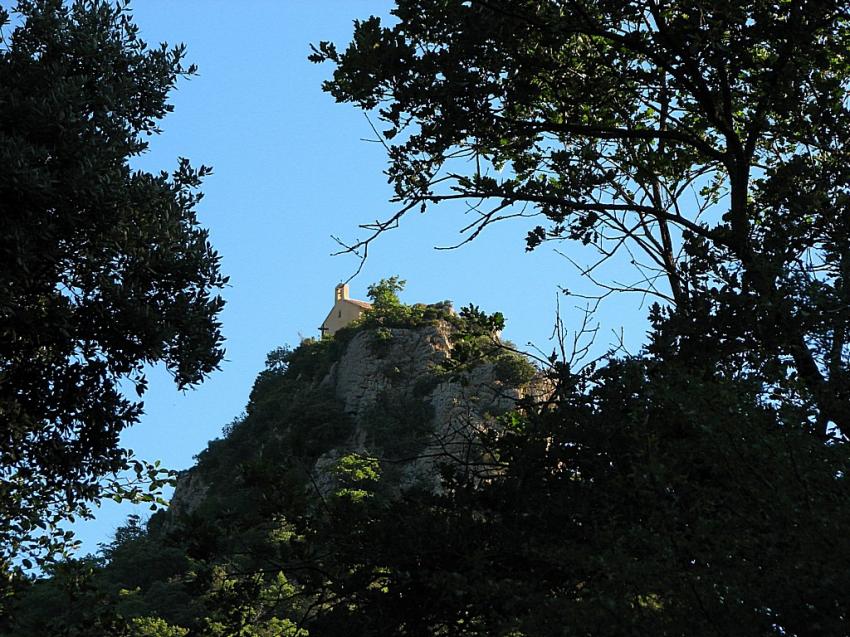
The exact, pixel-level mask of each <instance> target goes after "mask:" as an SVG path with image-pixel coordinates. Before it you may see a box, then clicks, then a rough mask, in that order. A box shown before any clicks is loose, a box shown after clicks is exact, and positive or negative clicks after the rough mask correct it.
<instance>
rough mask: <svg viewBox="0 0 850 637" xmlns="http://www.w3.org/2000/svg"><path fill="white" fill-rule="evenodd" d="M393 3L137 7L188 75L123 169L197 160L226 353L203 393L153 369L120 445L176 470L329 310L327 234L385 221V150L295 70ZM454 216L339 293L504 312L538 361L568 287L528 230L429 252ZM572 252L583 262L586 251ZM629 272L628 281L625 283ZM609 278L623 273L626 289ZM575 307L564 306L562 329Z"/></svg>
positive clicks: (611, 314) (619, 318)
mask: <svg viewBox="0 0 850 637" xmlns="http://www.w3.org/2000/svg"><path fill="white" fill-rule="evenodd" d="M390 5H391V3H389V2H385V1H370V2H352V1H351V0H347V1H343V0H313V1H310V2H308V1H306V0H304V1H301V0H284V1H280V0H252V1H250V2H240V3H233V2H223V1H219V0H203V1H202V0H181V1H180V2H174V0H137V1H136V2H135V3H134V5H133V6H134V14H135V18H136V22H137V23H138V24H139V25H140V27H141V31H142V35H143V37H144V38H145V39H146V40H147V41H148V42H149V43H158V42H161V41H166V42H169V43H171V44H174V43H178V42H184V43H185V44H186V45H187V47H188V61H190V62H194V63H196V64H198V66H199V68H200V74H199V76H198V77H195V78H192V79H191V80H187V81H186V80H184V81H182V82H181V83H180V84H179V88H178V90H177V91H176V92H175V93H174V94H173V96H172V103H173V104H174V106H175V112H174V113H173V114H172V115H170V116H169V117H168V118H167V119H166V120H165V121H164V122H163V123H162V127H163V129H164V133H163V135H161V136H160V137H159V138H157V139H155V140H154V141H153V143H152V146H151V150H150V152H149V153H147V154H146V155H145V156H144V157H143V158H141V160H140V161H138V162H137V165H138V166H139V167H140V168H145V169H148V170H154V171H158V170H160V169H168V170H170V169H172V168H173V167H174V166H175V164H176V158H177V157H178V156H185V157H188V158H190V159H191V160H192V161H193V163H196V164H201V163H203V164H207V165H211V166H213V168H214V174H213V175H212V176H211V177H209V178H208V179H207V181H206V183H205V185H204V188H203V191H204V192H205V199H204V200H203V202H202V203H201V206H200V218H201V221H202V223H203V224H204V225H205V226H207V227H208V228H209V229H210V231H211V240H212V242H213V244H214V245H215V246H216V248H217V249H218V250H219V252H220V253H221V254H222V256H223V269H224V270H225V272H226V273H227V274H229V275H230V277H231V285H230V287H229V288H228V289H227V290H226V292H225V297H226V299H227V307H226V308H225V310H224V313H223V316H222V318H223V323H224V332H225V335H226V337H227V357H226V361H225V362H224V364H223V365H222V369H221V371H219V372H218V373H216V374H215V375H214V376H212V377H211V378H210V379H209V380H207V381H206V382H205V383H204V384H203V385H202V386H200V387H199V388H198V389H196V390H194V391H190V392H187V393H180V392H178V391H177V390H176V389H175V387H174V386H173V384H172V383H171V382H170V379H169V378H168V376H167V375H166V374H165V373H164V372H162V371H161V370H155V371H154V372H152V373H151V374H150V380H151V386H150V390H149V392H148V393H147V395H146V396H145V407H146V414H145V416H144V417H143V419H142V422H141V423H140V424H139V425H137V426H136V427H134V428H132V429H130V430H128V431H127V432H125V435H124V438H123V439H124V441H125V443H126V444H127V446H129V447H130V448H132V449H134V450H135V451H136V453H137V455H139V456H140V457H143V458H146V459H148V460H154V459H160V460H162V462H163V464H164V465H165V466H169V467H171V468H175V469H185V468H188V467H190V466H191V465H192V464H193V456H194V455H195V454H197V453H198V452H199V451H201V450H202V449H203V448H204V447H205V446H206V443H207V441H208V440H210V439H211V438H215V437H216V436H218V435H219V434H220V432H221V428H222V426H224V425H225V424H227V423H228V422H230V421H231V420H233V418H235V417H236V416H238V415H239V414H240V413H241V412H242V410H243V409H244V406H245V403H246V401H247V399H248V393H249V392H250V389H251V386H252V383H253V381H254V377H255V376H256V374H257V372H259V371H260V370H261V369H262V367H263V363H264V360H265V355H266V353H267V352H268V351H270V350H271V349H273V348H274V347H276V346H279V345H283V344H290V345H297V344H298V342H299V340H300V338H301V337H302V336H315V335H317V329H316V328H317V327H318V326H319V324H320V323H321V321H322V320H323V319H324V317H325V315H326V314H327V312H328V310H329V309H330V306H331V305H332V301H333V297H332V294H333V288H334V285H335V284H336V283H338V282H339V281H341V280H344V279H347V278H348V277H349V276H350V275H351V274H352V273H353V272H354V271H355V269H356V266H357V261H356V259H354V258H351V257H332V256H330V255H331V253H332V252H333V251H334V250H335V248H336V246H335V243H334V241H333V240H332V239H331V235H339V236H341V237H342V238H345V239H352V238H359V237H362V236H363V232H362V231H359V230H358V228H357V226H358V224H359V223H364V222H368V221H372V220H375V219H377V218H384V217H386V216H388V215H389V214H391V212H392V211H393V210H394V208H393V207H392V205H391V204H389V203H388V199H389V197H390V195H391V193H390V190H389V188H388V186H387V184H386V179H385V177H384V175H383V174H382V171H383V169H384V167H385V164H386V161H385V155H384V151H383V149H382V148H381V146H380V145H379V144H376V143H369V142H366V141H363V140H364V139H366V138H371V137H373V134H372V132H371V130H370V128H369V124H368V122H367V121H366V119H365V118H364V116H363V114H361V113H360V112H359V111H357V110H356V109H355V108H354V107H352V106H350V105H340V104H336V103H334V101H333V99H332V98H331V97H330V96H329V95H327V94H325V93H323V92H322V91H321V88H320V85H321V82H322V80H323V79H325V78H327V77H328V75H329V74H330V72H331V70H332V69H331V67H329V66H327V65H319V66H317V65H314V64H311V63H309V62H308V61H307V59H306V58H307V55H308V54H309V44H310V43H311V42H313V43H317V42H318V41H319V40H333V41H335V42H336V43H337V44H338V45H339V46H340V47H342V46H343V45H345V44H346V43H347V42H348V40H349V39H350V35H351V30H352V21H353V20H354V19H355V18H358V17H359V18H365V17H367V16H368V15H370V14H376V15H387V14H388V11H389V8H390ZM464 220H465V218H464V217H463V209H462V208H460V207H456V208H450V207H445V208H442V207H441V208H437V209H435V210H434V211H433V212H429V213H428V214H426V215H414V216H411V217H409V218H407V219H405V220H404V223H403V224H402V226H401V228H400V229H399V230H396V231H393V232H392V233H390V234H387V235H386V236H385V237H383V238H382V239H381V240H380V241H379V242H378V243H377V244H375V246H374V247H373V248H372V249H371V252H370V257H369V261H368V262H367V264H366V266H365V267H364V269H363V271H362V273H361V274H360V275H359V276H358V277H357V278H356V279H354V280H353V281H352V282H351V291H352V296H354V297H356V298H365V290H366V287H367V286H368V285H369V284H370V283H372V282H375V281H377V280H379V279H381V278H384V277H388V276H391V275H393V274H398V275H400V276H401V277H402V278H404V279H406V280H407V282H408V284H407V288H406V290H405V292H404V293H403V294H402V299H403V300H405V301H407V302H409V303H413V302H434V301H439V300H443V299H451V300H452V301H454V302H455V306H456V307H459V306H461V305H466V304H468V303H469V302H472V303H475V304H477V305H479V306H481V307H482V308H483V309H485V310H487V311H491V312H493V311H497V310H498V311H501V312H503V313H504V314H505V316H506V317H507V320H508V323H507V329H506V330H505V336H506V337H507V338H509V339H511V340H513V341H514V342H515V343H517V344H518V345H524V344H526V343H527V342H529V341H531V342H533V343H535V344H536V345H538V346H539V347H540V348H541V349H543V350H548V351H551V349H552V343H551V342H550V341H549V340H548V338H549V336H550V334H551V332H552V325H553V321H554V317H555V308H556V295H557V292H558V286H564V287H567V288H571V289H579V288H580V287H581V286H582V283H581V282H580V281H579V280H578V277H577V275H576V273H575V270H574V268H573V267H572V266H570V265H569V263H568V262H567V261H566V260H565V259H564V258H563V257H561V256H559V255H557V254H556V253H555V252H553V251H552V250H551V249H549V248H546V247H543V248H540V249H538V250H537V251H535V252H533V253H530V254H528V253H526V252H525V251H524V248H525V245H524V236H525V232H526V229H527V228H526V226H524V225H523V224H522V223H521V222H520V223H510V222H507V223H504V224H502V225H501V226H496V227H493V228H491V229H490V231H489V232H486V233H485V234H484V235H482V236H481V237H480V238H479V239H477V240H476V241H475V242H473V243H471V244H469V245H466V246H464V247H463V248H461V249H459V250H455V251H438V250H435V249H434V246H438V245H449V244H453V243H456V242H457V241H458V235H457V230H458V229H459V228H461V227H462V226H463V225H465V223H464ZM572 254H575V255H577V256H582V255H583V256H584V258H585V260H589V259H591V258H592V256H593V255H592V254H590V253H582V252H581V251H574V252H572ZM630 274H631V273H629V275H630ZM629 275H627V274H625V273H624V274H623V277H624V278H626V277H627V276H629ZM577 302H578V301H576V300H572V299H568V298H563V297H562V298H561V308H562V310H563V312H562V313H563V316H564V318H565V320H566V321H567V324H568V325H570V324H574V322H575V321H576V319H577V316H578V315H577V313H576V312H575V311H572V308H573V307H574V306H575V305H576V303H577ZM639 304H640V298H638V297H629V298H618V299H611V300H610V301H607V302H606V304H605V305H604V306H603V307H602V308H601V311H600V313H599V314H598V317H597V318H598V320H599V321H600V322H601V325H602V329H601V332H600V337H599V343H600V347H602V346H604V345H606V344H608V343H610V342H611V341H612V340H613V337H612V332H611V330H619V328H620V327H624V328H625V337H626V342H627V343H628V344H629V345H630V346H631V347H632V348H635V349H636V348H637V347H638V346H639V344H640V343H641V342H642V341H643V339H644V333H645V322H644V320H643V316H644V314H645V308H644V309H641V308H640V307H639ZM133 512H138V513H140V514H142V515H146V513H147V510H146V509H145V508H144V507H139V508H136V507H133V506H130V505H123V506H118V505H114V504H111V503H110V504H108V505H104V507H103V508H102V509H100V510H98V511H97V519H96V520H95V521H92V522H88V523H85V524H80V525H77V526H76V527H75V528H76V530H77V533H78V535H79V537H80V538H81V539H82V540H83V542H84V545H83V547H84V549H83V550H84V551H94V550H96V548H97V543H98V542H104V541H108V539H109V538H110V536H111V534H112V532H113V531H114V529H115V528H116V527H117V526H118V525H119V524H121V523H122V521H123V520H124V519H125V518H126V516H127V515H128V514H130V513H133Z"/></svg>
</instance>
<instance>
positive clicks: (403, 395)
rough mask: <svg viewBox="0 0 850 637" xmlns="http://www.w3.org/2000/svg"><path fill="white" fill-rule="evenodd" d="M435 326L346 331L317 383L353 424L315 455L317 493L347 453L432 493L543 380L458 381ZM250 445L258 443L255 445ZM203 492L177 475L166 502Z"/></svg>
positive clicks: (193, 480)
mask: <svg viewBox="0 0 850 637" xmlns="http://www.w3.org/2000/svg"><path fill="white" fill-rule="evenodd" d="M452 329H453V328H452V327H451V325H450V324H449V323H447V322H444V321H440V322H436V323H434V324H431V325H427V326H423V327H417V328H377V329H364V330H362V331H359V332H357V333H355V334H354V336H353V337H352V338H351V340H350V341H348V343H347V345H346V346H345V349H344V351H343V352H342V354H341V356H339V358H338V360H337V361H336V362H334V363H333V364H332V365H331V366H330V369H329V370H328V372H327V373H326V374H325V375H324V377H323V378H322V379H321V380H320V381H319V383H318V385H319V388H320V389H323V390H326V391H328V393H332V394H333V395H335V396H336V398H337V399H338V401H339V402H340V403H341V404H342V405H343V406H344V411H345V412H346V413H347V414H348V415H349V416H350V418H351V421H352V422H353V423H354V425H353V430H352V431H351V433H350V435H348V436H347V438H346V440H345V442H344V443H343V444H339V445H336V446H335V447H334V448H331V449H328V450H327V451H325V452H324V453H322V454H321V455H320V456H319V457H318V459H317V460H316V463H315V466H314V470H313V471H312V475H313V476H314V479H315V484H316V486H318V488H319V489H320V491H322V492H328V491H330V490H332V488H333V486H334V478H333V471H332V470H331V469H332V467H333V466H334V465H335V464H336V463H337V461H338V460H339V458H340V457H342V456H343V455H345V454H348V453H352V452H353V453H359V454H362V455H369V456H376V457H378V458H379V459H381V460H382V464H384V466H386V467H388V470H391V471H392V472H393V481H394V482H395V485H396V486H395V488H397V489H405V488H408V487H411V486H414V485H417V486H421V487H424V488H428V489H437V488H439V479H438V474H439V472H438V470H437V465H438V464H440V463H444V462H463V463H469V464H470V465H474V464H475V462H476V461H477V460H481V459H485V455H486V454H485V453H484V451H483V450H482V449H480V447H477V440H478V437H477V435H476V433H477V432H478V431H479V430H481V429H482V428H488V427H493V426H496V422H497V420H496V419H497V417H498V416H499V415H501V414H503V413H505V412H507V411H509V410H511V409H513V408H514V407H515V406H516V402H517V400H518V399H520V398H522V397H523V396H525V395H527V394H528V393H529V392H533V393H536V394H538V395H544V394H545V393H546V392H547V391H549V389H548V385H547V384H546V383H545V381H543V380H541V379H540V378H537V379H535V380H533V381H532V382H522V383H519V382H511V381H510V380H509V379H507V380H506V379H504V378H500V374H499V373H498V371H499V370H498V369H497V367H498V365H497V364H495V363H494V362H482V363H480V364H478V365H477V366H475V367H474V368H472V369H471V370H468V371H467V372H466V373H465V375H464V376H463V379H462V380H461V379H460V378H455V377H453V376H452V375H450V374H448V373H447V372H446V369H445V366H444V365H443V364H444V363H446V362H447V361H448V360H449V359H450V358H451V341H450V336H451V330H452ZM257 445H258V447H259V446H261V445H262V441H257ZM208 491H209V487H208V485H207V484H205V482H204V480H203V477H202V476H201V475H198V473H197V471H195V470H190V471H188V472H184V473H183V474H181V476H180V478H179V479H178V484H177V488H176V489H175V493H174V497H173V499H172V505H171V509H172V511H173V512H177V513H188V512H191V511H193V510H194V509H195V508H196V507H197V506H198V505H199V504H200V503H201V502H202V501H203V500H204V498H205V497H206V496H207V493H208Z"/></svg>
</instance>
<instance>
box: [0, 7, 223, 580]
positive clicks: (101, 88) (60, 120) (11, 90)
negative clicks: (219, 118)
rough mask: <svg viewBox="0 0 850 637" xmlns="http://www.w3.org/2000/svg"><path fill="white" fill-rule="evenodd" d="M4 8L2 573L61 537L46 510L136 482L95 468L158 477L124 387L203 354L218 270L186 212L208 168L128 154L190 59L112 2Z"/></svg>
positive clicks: (80, 510)
mask: <svg viewBox="0 0 850 637" xmlns="http://www.w3.org/2000/svg"><path fill="white" fill-rule="evenodd" d="M14 13H15V19H14V21H12V20H11V18H10V15H9V14H8V13H7V12H6V11H0V29H2V31H0V162H2V164H3V166H4V170H3V174H2V176H0V212H2V217H3V220H4V230H3V233H2V236H0V418H2V425H1V426H0V427H2V437H1V438H0V479H1V480H0V481H1V482H2V486H0V546H2V549H0V569H2V570H4V571H5V570H7V569H9V568H10V560H11V559H12V558H13V557H15V556H18V557H21V556H26V555H27V554H30V555H31V556H32V555H35V556H37V557H44V556H45V553H48V554H49V553H50V552H52V551H55V550H60V549H61V548H62V547H63V546H64V545H65V543H66V541H67V540H68V539H69V536H68V535H67V534H63V533H62V532H61V530H58V529H57V527H56V525H57V524H58V523H60V522H61V521H63V520H65V519H73V516H75V515H86V514H87V513H88V510H89V505H91V504H92V503H96V502H98V501H99V499H100V498H101V497H103V496H104V495H111V496H114V497H116V498H118V499H120V498H121V497H134V498H140V497H142V496H141V495H140V491H139V490H138V488H136V487H133V486H128V485H126V484H125V485H124V487H123V488H122V487H121V486H120V484H119V483H113V484H112V486H111V487H109V486H108V485H105V484H104V483H103V481H102V479H103V478H104V477H105V476H115V475H117V474H118V473H119V472H122V471H125V470H127V469H131V470H132V469H135V470H136V473H137V474H138V476H139V477H142V478H146V477H152V478H159V477H161V475H160V470H159V469H158V468H155V467H152V466H147V465H145V464H143V463H141V462H139V461H136V460H133V459H132V457H131V455H130V452H129V451H128V450H126V449H123V448H122V447H121V445H120V443H119V434H120V433H121V431H122V430H123V429H124V428H125V427H127V426H129V425H131V424H133V423H135V422H136V421H137V420H138V418H139V415H140V414H141V410H142V403H141V402H139V401H138V400H134V399H131V398H129V397H127V396H126V395H125V394H124V390H125V389H135V391H136V392H137V393H138V396H139V397H141V396H142V394H143V393H144V391H145V387H146V381H145V375H144V372H145V367H146V366H147V365H150V364H155V363H158V362H162V363H164V364H165V366H166V367H167V369H168V370H169V371H170V372H171V374H172V375H173V377H174V380H175V382H176V383H177V386H178V387H180V388H185V387H191V386H193V385H195V384H196V383H199V382H201V381H202V380H203V379H204V377H206V376H207V375H208V374H209V373H210V372H212V371H213V370H214V369H216V368H217V366H218V363H219V361H220V360H221V358H222V355H223V349H222V335H221V331H220V323H219V321H218V315H219V312H220V311H221V309H222V306H223V301H222V299H221V298H220V297H219V296H217V295H216V294H215V290H216V289H219V288H222V287H223V286H224V285H225V284H226V282H227V279H226V278H225V277H223V276H222V275H221V274H220V272H219V260H220V259H219V256H218V255H217V254H216V252H215V251H214V250H213V248H212V247H211V246H210V244H209V241H208V234H207V231H206V230H204V229H203V228H201V227H200V226H199V224H198V221H197V219H196V215H195V207H196V204H197V203H198V201H199V200H200V199H201V195H200V194H199V193H198V192H197V187H198V185H199V184H200V182H201V179H202V178H203V177H204V176H205V175H207V174H208V173H209V169H208V168H206V167H203V166H202V167H200V168H198V169H194V168H192V167H191V166H190V164H189V162H188V161H187V160H185V159H180V161H179V163H178V166H177V168H176V170H175V171H174V172H173V174H171V175H169V174H167V173H166V172H161V173H158V174H152V173H148V172H145V171H141V170H134V169H133V168H132V167H131V165H130V162H131V161H132V160H133V158H135V157H138V156H139V155H140V154H142V153H144V152H145V150H146V149H147V141H146V138H147V137H149V136H151V135H155V134H158V133H159V132H160V129H159V128H158V125H157V122H158V121H159V120H161V119H162V118H163V117H164V116H165V115H166V114H167V113H168V112H170V111H171V110H172V107H171V105H169V103H168V101H167V98H168V94H169V92H170V91H171V89H172V88H173V87H174V85H175V82H176V80H177V78H178V77H181V76H185V75H189V74H192V73H193V72H194V67H192V66H189V67H185V66H184V65H183V61H182V60H183V56H184V48H183V47H182V46H178V47H175V48H168V47H167V46H166V45H161V46H159V47H155V48H149V47H148V46H147V44H146V43H145V42H144V41H143V40H142V39H141V38H140V37H139V33H138V28H137V27H136V26H135V25H134V24H133V22H132V20H131V15H130V12H129V8H128V6H127V4H126V3H125V2H118V3H112V2H105V1H101V0H78V1H76V2H73V3H64V2H62V1H61V0H20V1H19V2H18V3H17V5H16V7H15V9H14ZM131 473H132V472H131ZM116 488H117V491H116ZM145 497H147V496H145ZM142 499H144V497H142ZM24 563H25V564H28V563H29V562H28V561H25V562H24Z"/></svg>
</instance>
